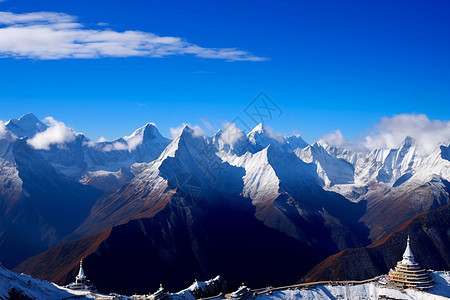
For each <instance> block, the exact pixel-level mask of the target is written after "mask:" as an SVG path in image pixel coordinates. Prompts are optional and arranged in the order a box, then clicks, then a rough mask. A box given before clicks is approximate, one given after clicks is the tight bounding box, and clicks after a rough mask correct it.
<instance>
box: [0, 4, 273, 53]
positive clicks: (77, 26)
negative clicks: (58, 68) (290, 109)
mask: <svg viewBox="0 0 450 300" xmlns="http://www.w3.org/2000/svg"><path fill="white" fill-rule="evenodd" d="M174 55H193V56H195V57H199V58H210V59H223V60H227V61H263V60H267V58H265V57H258V56H254V55H253V54H251V53H250V52H248V51H245V50H240V49H237V48H205V47H201V46H198V45H196V44H192V43H189V42H187V41H185V40H184V39H182V38H180V37H173V36H165V37H161V36H158V35H156V34H153V33H151V32H143V31H137V30H128V31H123V32H119V31H115V30H111V29H105V28H102V29H87V28H85V27H84V26H83V24H81V23H79V22H78V21H77V18H76V17H75V16H71V15H68V14H65V13H57V12H45V11H43V12H33V13H24V14H15V13H11V12H0V57H14V58H29V59H39V60H56V59H69V58H76V59H80V58H102V57H132V56H134V57H136V56H141V57H166V56H174Z"/></svg>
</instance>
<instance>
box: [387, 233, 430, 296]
mask: <svg viewBox="0 0 450 300" xmlns="http://www.w3.org/2000/svg"><path fill="white" fill-rule="evenodd" d="M388 278H389V279H390V281H391V282H392V283H393V284H394V285H396V286H399V287H403V288H413V289H418V290H426V289H429V288H431V287H433V279H431V277H430V274H429V273H428V271H427V270H425V269H422V268H421V267H420V266H419V264H418V263H417V262H416V261H415V260H414V255H413V253H412V251H411V247H410V245H409V235H408V240H407V243H406V249H405V253H403V259H402V260H401V261H399V262H397V265H396V266H395V268H394V269H391V270H390V271H389V275H388Z"/></svg>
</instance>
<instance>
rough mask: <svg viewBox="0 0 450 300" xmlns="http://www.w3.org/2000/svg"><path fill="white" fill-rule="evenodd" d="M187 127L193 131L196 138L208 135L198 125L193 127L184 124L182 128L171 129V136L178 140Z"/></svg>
mask: <svg viewBox="0 0 450 300" xmlns="http://www.w3.org/2000/svg"><path fill="white" fill-rule="evenodd" d="M186 126H188V127H189V128H190V129H191V130H192V136H194V137H199V136H206V133H205V132H204V131H203V129H202V128H201V127H200V126H198V125H194V126H192V125H191V124H186V123H182V125H181V126H178V127H170V135H171V136H172V139H176V138H177V137H178V136H180V134H181V132H182V131H183V129H184V127H186Z"/></svg>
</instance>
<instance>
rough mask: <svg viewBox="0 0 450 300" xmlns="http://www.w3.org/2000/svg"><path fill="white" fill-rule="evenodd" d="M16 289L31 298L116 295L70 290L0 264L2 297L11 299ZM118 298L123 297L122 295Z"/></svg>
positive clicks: (103, 296)
mask: <svg viewBox="0 0 450 300" xmlns="http://www.w3.org/2000/svg"><path fill="white" fill-rule="evenodd" d="M14 290H15V292H16V293H18V294H20V295H22V296H26V297H28V298H30V299H114V296H111V295H101V294H97V293H92V292H89V291H74V290H69V289H66V288H64V287H60V286H58V285H56V284H54V283H51V282H48V281H45V280H39V279H35V278H33V277H31V276H29V275H25V274H20V275H19V274H17V273H15V272H13V271H10V270H7V269H5V268H4V267H3V266H2V265H1V264H0V299H2V300H3V299H9V298H10V293H14V292H13V291H14ZM116 299H121V297H118V298H116Z"/></svg>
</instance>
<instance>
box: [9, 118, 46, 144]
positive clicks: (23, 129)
mask: <svg viewBox="0 0 450 300" xmlns="http://www.w3.org/2000/svg"><path fill="white" fill-rule="evenodd" d="M5 127H6V129H7V130H8V131H10V132H12V133H13V134H15V135H16V136H17V137H28V138H32V137H33V136H34V135H35V134H36V133H38V132H42V131H45V130H46V129H47V125H45V124H44V123H42V122H41V121H40V120H39V119H38V118H37V117H36V116H35V115H34V114H32V113H28V114H26V115H23V116H22V117H20V118H19V119H10V120H9V121H8V122H6V124H5Z"/></svg>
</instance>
